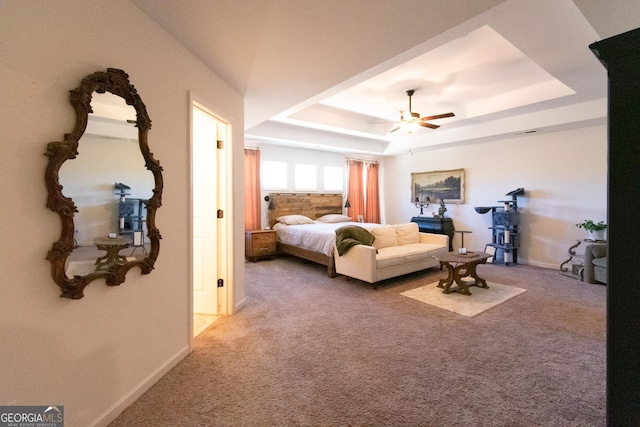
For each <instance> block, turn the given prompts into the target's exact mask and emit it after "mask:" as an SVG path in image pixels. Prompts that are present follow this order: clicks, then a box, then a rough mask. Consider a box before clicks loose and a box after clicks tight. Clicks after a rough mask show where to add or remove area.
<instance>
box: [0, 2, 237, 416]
mask: <svg viewBox="0 0 640 427" xmlns="http://www.w3.org/2000/svg"><path fill="white" fill-rule="evenodd" d="M0 9H1V13H0V40H1V42H0V43H1V44H2V48H1V49H0V92H2V96H3V99H2V104H3V108H2V114H1V115H0V134H1V135H2V138H1V139H0V144H1V146H2V156H0V174H1V177H2V181H3V184H2V185H1V186H0V198H1V199H2V200H3V201H4V209H2V213H1V214H0V215H1V221H0V224H2V225H1V235H2V245H3V251H2V256H1V257H0V271H2V297H1V298H0V337H1V345H0V383H1V384H2V385H1V386H0V405H8V404H18V405H53V404H55V405H64V407H65V416H66V421H67V424H66V425H69V426H86V425H92V424H97V425H104V424H106V423H107V422H108V421H109V420H110V419H111V418H113V417H114V416H115V415H117V414H118V413H119V411H121V410H122V409H124V407H126V406H127V405H128V404H129V403H130V402H131V401H132V400H133V399H134V398H135V397H136V396H137V395H138V394H140V393H141V392H142V391H144V390H145V388H146V387H148V386H149V385H150V384H151V383H152V382H153V381H154V380H155V379H156V378H158V377H159V376H160V375H161V374H162V373H164V372H165V371H166V370H167V369H169V368H170V367H171V366H173V365H174V364H175V363H177V362H178V361H179V360H180V359H181V358H182V357H184V356H185V355H186V354H187V353H188V351H189V348H190V344H191V336H190V334H189V332H190V330H189V325H190V323H189V322H190V320H189V317H190V305H191V288H190V283H189V276H190V275H189V262H188V254H189V252H190V239H189V237H188V232H189V227H188V224H189V222H188V221H189V191H190V189H189V164H188V161H189V160H188V153H189V151H188V141H189V110H190V105H189V97H188V93H189V91H191V93H193V94H194V95H195V96H197V97H198V98H199V99H202V100H203V101H204V102H206V104H207V105H208V106H209V107H211V108H212V109H214V110H215V111H216V113H218V114H220V115H222V116H223V117H227V118H230V119H231V120H232V124H233V128H234V134H233V141H232V144H233V155H234V157H235V158H236V159H237V161H236V162H235V163H234V164H235V165H236V167H235V168H234V169H233V170H232V174H233V187H232V188H231V189H230V191H229V193H230V194H234V193H237V194H240V193H241V192H242V183H243V166H242V164H243V163H242V162H243V160H242V159H243V156H242V152H243V151H242V145H243V144H242V140H243V100H242V97H241V95H240V94H238V93H236V92H234V91H233V90H232V89H231V88H230V87H229V86H228V85H226V84H225V83H224V82H223V81H222V80H221V79H220V78H219V77H218V76H216V75H215V74H213V73H212V72H211V71H210V70H208V69H207V68H206V67H205V66H204V65H203V64H202V63H200V62H199V61H198V60H197V59H196V58H195V57H194V56H193V55H191V54H190V53H189V52H187V51H186V50H184V49H183V48H182V47H181V46H180V45H179V44H178V43H177V42H176V41H175V40H173V39H172V38H170V37H169V36H168V34H167V33H166V32H165V31H164V30H162V29H160V28H159V27H158V26H157V25H156V24H154V23H153V22H152V21H151V20H149V19H148V18H147V17H146V15H144V14H143V13H142V12H141V11H140V10H139V9H137V8H136V7H135V6H133V5H132V4H131V3H129V2H128V1H126V0H110V1H108V2H87V1H83V0H65V1H63V2H48V1H37V2H36V1H3V2H2V4H1V5H0ZM108 67H114V68H120V69H123V70H125V71H126V72H127V73H128V74H129V77H130V80H131V83H132V84H133V85H134V86H135V87H136V89H137V91H138V93H139V94H140V96H141V98H142V100H143V101H144V103H145V104H146V106H147V111H148V113H149V116H150V118H151V120H152V128H151V130H150V131H149V144H150V147H151V151H152V152H153V154H154V157H155V158H156V159H157V160H158V161H159V162H160V164H161V165H162V167H163V168H164V172H163V176H164V193H163V199H162V207H161V208H160V209H159V210H158V212H157V225H158V228H159V229H160V232H161V234H162V240H161V244H160V254H159V257H158V260H157V262H156V265H155V270H154V271H153V272H152V273H151V274H150V275H144V276H143V275H141V274H140V273H139V271H138V270H131V271H130V272H129V273H128V275H127V280H126V282H125V283H123V284H122V285H120V286H119V287H108V286H106V285H105V283H104V281H103V280H98V281H95V282H92V283H91V284H90V285H89V286H88V287H87V288H86V289H85V297H84V298H82V299H80V300H70V299H66V298H60V297H59V295H60V289H59V288H58V287H57V286H56V284H55V283H54V282H53V280H52V278H51V271H50V264H49V262H48V261H46V259H45V257H46V255H47V252H48V251H49V250H50V249H51V245H52V244H53V242H54V241H56V240H57V239H58V238H59V234H60V220H59V218H58V216H57V214H55V213H54V212H52V211H50V210H48V209H47V208H46V207H45V204H46V198H47V197H46V188H45V185H44V179H43V177H44V170H45V167H46V164H47V157H46V156H44V155H43V153H44V152H45V149H46V145H47V143H49V142H51V141H60V140H62V139H63V134H64V133H66V132H70V131H71V130H72V128H73V125H74V123H75V113H74V110H73V108H72V107H71V104H70V103H69V90H71V89H74V88H76V87H77V86H78V85H79V84H80V81H81V79H82V78H83V77H85V76H86V75H88V74H91V73H93V72H95V71H99V70H106V68H108ZM226 210H227V212H229V213H230V215H231V217H232V218H233V224H234V227H235V228H234V229H233V230H231V231H232V232H233V233H234V234H233V235H234V237H235V239H231V240H235V241H236V242H237V244H235V245H234V244H233V243H232V244H231V245H230V248H231V251H230V258H232V259H235V260H237V263H236V264H234V265H233V266H232V268H231V270H230V271H229V272H228V277H229V281H231V282H232V283H230V284H231V285H232V286H233V287H234V290H235V293H234V294H233V295H232V302H231V303H232V306H233V307H232V309H233V308H234V307H235V306H236V305H237V304H239V303H240V302H241V300H242V299H243V298H244V263H243V253H244V247H243V246H244V240H243V228H244V227H243V225H244V218H243V200H242V198H241V197H240V198H236V200H233V201H232V204H231V206H227V207H226Z"/></svg>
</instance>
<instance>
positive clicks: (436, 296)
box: [400, 281, 526, 317]
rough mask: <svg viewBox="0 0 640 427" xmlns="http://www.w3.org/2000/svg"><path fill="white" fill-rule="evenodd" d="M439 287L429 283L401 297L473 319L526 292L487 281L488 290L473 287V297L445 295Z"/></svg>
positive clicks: (406, 292) (434, 283)
mask: <svg viewBox="0 0 640 427" xmlns="http://www.w3.org/2000/svg"><path fill="white" fill-rule="evenodd" d="M437 285H438V282H433V283H429V284H428V285H425V286H421V287H419V288H415V289H411V290H408V291H405V292H402V293H401V294H400V295H404V296H406V297H409V298H413V299H415V300H418V301H420V302H423V303H425V304H429V305H433V306H436V307H440V308H443V309H445V310H449V311H453V312H454V313H457V314H461V315H463V316H467V317H473V316H476V315H478V314H480V313H482V312H483V311H486V310H489V309H490V308H492V307H495V306H496V305H498V304H502V303H503V302H505V301H508V300H510V299H511V298H513V297H515V296H517V295H520V294H521V293H523V292H526V289H521V288H516V287H514V286H507V285H503V284H500V283H494V282H489V281H487V285H488V286H489V288H488V289H485V288H479V287H477V286H471V287H470V288H469V290H470V291H471V295H463V294H460V293H458V292H452V293H450V294H444V293H442V288H438V286H437Z"/></svg>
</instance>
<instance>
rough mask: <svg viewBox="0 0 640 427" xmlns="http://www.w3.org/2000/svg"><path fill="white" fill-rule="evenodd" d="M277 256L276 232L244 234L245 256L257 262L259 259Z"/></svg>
mask: <svg viewBox="0 0 640 427" xmlns="http://www.w3.org/2000/svg"><path fill="white" fill-rule="evenodd" d="M275 254H276V232H275V231H274V230H255V231H245V232H244V255H245V257H246V258H247V259H248V260H250V261H253V262H255V261H256V260H257V259H259V258H270V257H271V256H273V255H275Z"/></svg>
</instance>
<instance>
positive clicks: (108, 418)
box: [89, 346, 190, 427]
mask: <svg viewBox="0 0 640 427" xmlns="http://www.w3.org/2000/svg"><path fill="white" fill-rule="evenodd" d="M189 352H190V350H189V346H186V347H184V348H183V349H182V350H180V351H179V352H177V353H176V354H174V355H173V356H172V357H171V358H169V360H167V362H166V363H165V364H164V365H162V366H160V367H159V368H158V369H156V370H155V371H154V372H152V373H151V374H150V375H149V376H148V377H146V378H145V379H143V380H142V381H141V382H140V383H139V384H138V385H136V386H135V387H134V388H133V389H132V390H131V391H130V392H129V393H127V394H126V395H125V396H123V397H122V399H120V400H118V401H117V402H116V403H114V404H113V405H112V406H111V407H110V408H108V409H107V410H106V411H104V412H103V413H102V414H100V415H99V416H98V417H97V418H96V419H95V420H94V421H93V422H92V423H91V424H89V425H90V426H95V427H106V426H107V425H109V423H110V422H112V421H113V420H115V419H116V418H117V417H118V415H120V414H121V413H122V411H124V410H125V409H127V408H128V407H129V406H130V405H131V404H132V403H133V402H135V401H136V400H137V399H138V398H139V397H140V396H142V395H143V394H144V393H145V392H146V391H147V390H149V389H150V388H151V386H152V385H154V384H155V383H156V382H158V380H159V379H160V378H162V377H163V376H164V375H165V374H166V373H167V372H169V371H170V370H171V369H172V368H173V367H174V366H176V365H177V364H178V363H180V361H181V360H182V359H184V358H185V357H186V356H187V355H188V354H189Z"/></svg>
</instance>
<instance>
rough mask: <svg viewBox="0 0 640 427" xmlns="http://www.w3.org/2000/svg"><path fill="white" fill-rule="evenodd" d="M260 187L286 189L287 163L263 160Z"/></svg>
mask: <svg viewBox="0 0 640 427" xmlns="http://www.w3.org/2000/svg"><path fill="white" fill-rule="evenodd" d="M262 188H267V189H270V190H286V189H287V163H286V162H274V161H270V160H265V161H264V162H262Z"/></svg>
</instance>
